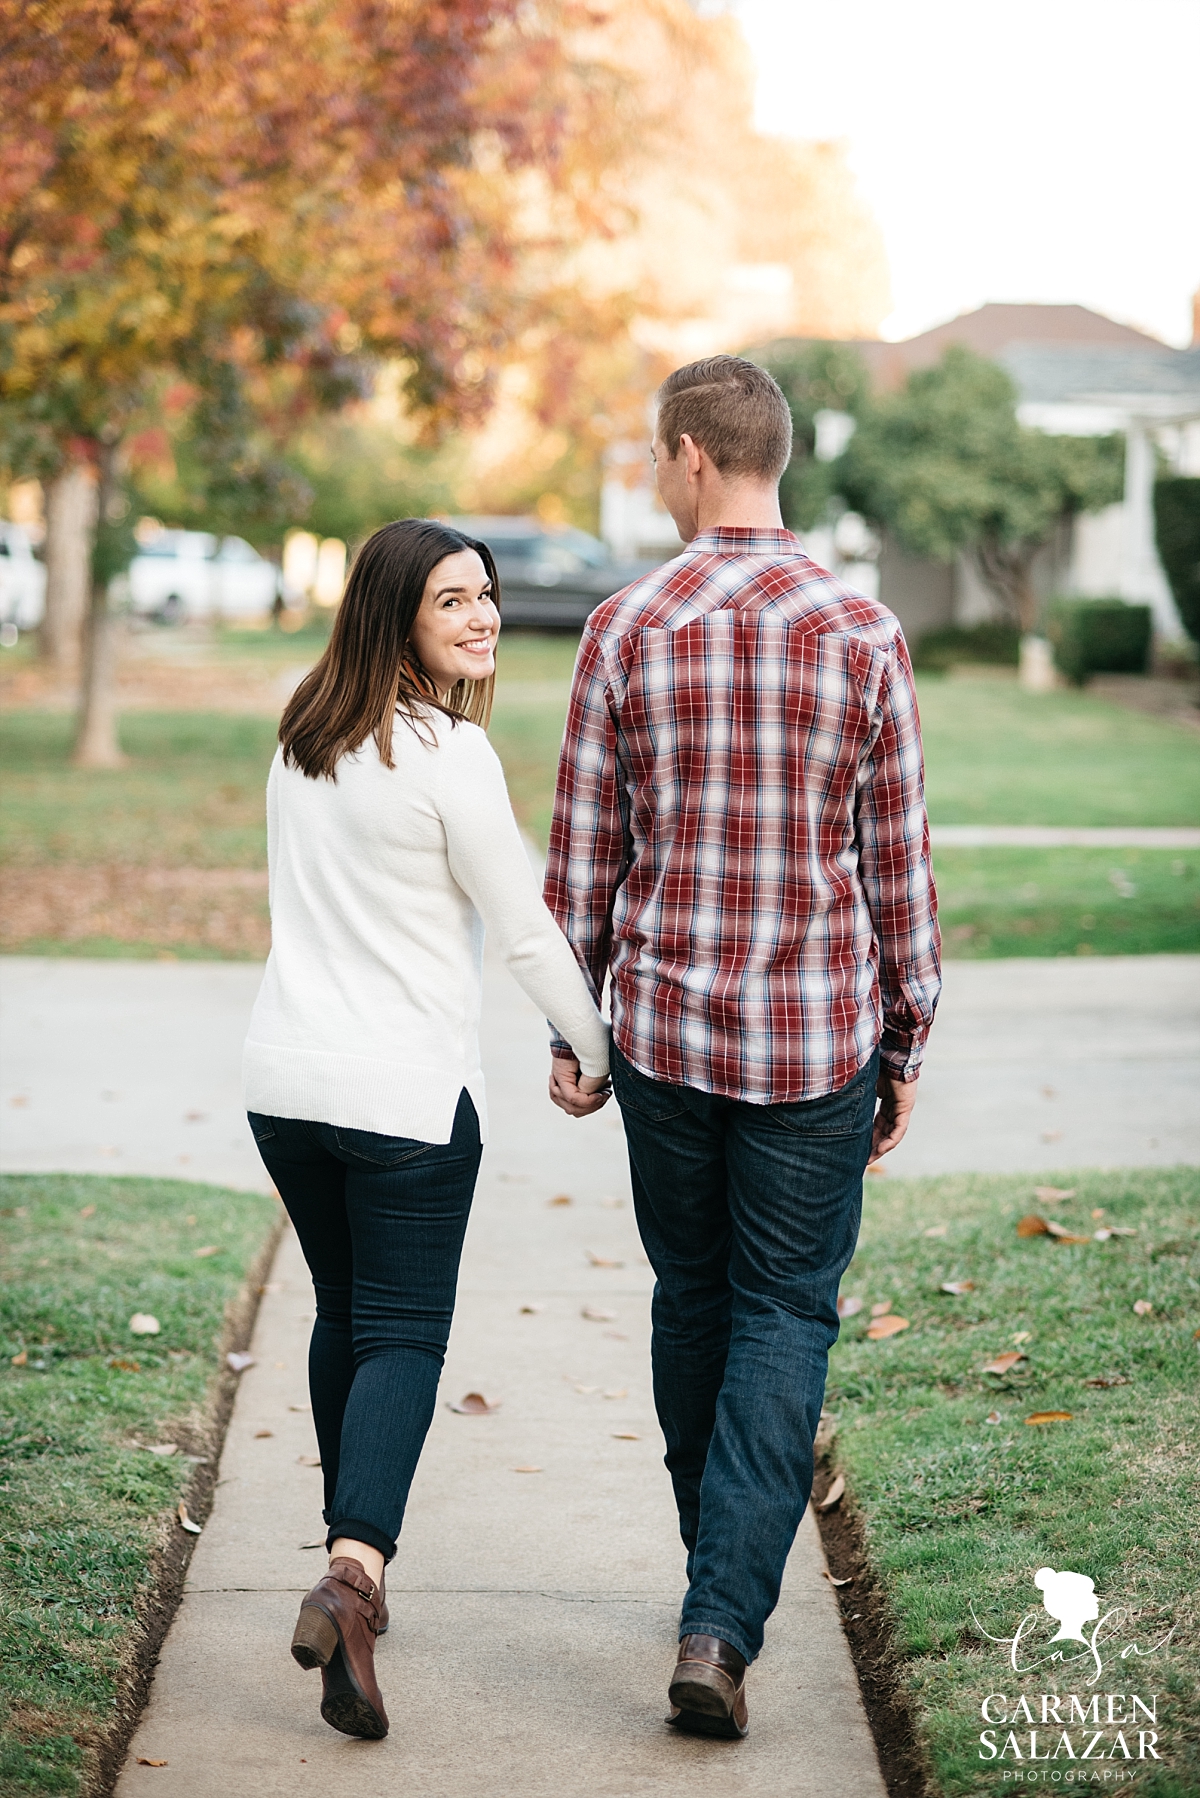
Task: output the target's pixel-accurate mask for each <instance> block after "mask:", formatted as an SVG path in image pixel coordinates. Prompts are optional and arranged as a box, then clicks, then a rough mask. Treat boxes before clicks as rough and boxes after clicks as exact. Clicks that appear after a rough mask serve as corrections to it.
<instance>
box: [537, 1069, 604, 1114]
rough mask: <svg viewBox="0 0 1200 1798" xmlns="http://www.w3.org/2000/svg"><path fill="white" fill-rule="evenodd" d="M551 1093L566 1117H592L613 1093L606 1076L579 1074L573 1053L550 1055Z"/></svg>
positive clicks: (602, 1107)
mask: <svg viewBox="0 0 1200 1798" xmlns="http://www.w3.org/2000/svg"><path fill="white" fill-rule="evenodd" d="M550 1097H551V1099H552V1100H553V1102H554V1104H555V1105H557V1106H558V1109H559V1110H560V1111H565V1112H566V1114H567V1116H568V1117H572V1118H586V1117H591V1115H592V1113H593V1112H596V1111H602V1110H603V1109H604V1107H605V1106H606V1105H607V1104H608V1101H609V1099H610V1098H611V1097H612V1087H611V1086H610V1084H609V1081H608V1076H607V1075H603V1076H597V1075H594V1074H581V1073H580V1072H579V1063H578V1062H577V1061H576V1059H575V1057H574V1056H573V1055H571V1056H568V1055H552V1056H551V1057H550Z"/></svg>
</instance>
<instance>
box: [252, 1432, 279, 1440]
mask: <svg viewBox="0 0 1200 1798" xmlns="http://www.w3.org/2000/svg"><path fill="white" fill-rule="evenodd" d="M274 1434H275V1432H274V1430H255V1432H254V1440H255V1441H256V1442H261V1441H262V1440H263V1439H264V1437H267V1436H273V1435H274Z"/></svg>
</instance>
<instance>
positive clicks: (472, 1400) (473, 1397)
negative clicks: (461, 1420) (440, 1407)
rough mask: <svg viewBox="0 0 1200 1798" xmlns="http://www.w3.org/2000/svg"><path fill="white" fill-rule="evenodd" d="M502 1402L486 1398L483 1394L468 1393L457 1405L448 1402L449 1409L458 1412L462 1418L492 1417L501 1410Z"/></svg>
mask: <svg viewBox="0 0 1200 1798" xmlns="http://www.w3.org/2000/svg"><path fill="white" fill-rule="evenodd" d="M500 1402H501V1401H500V1400H499V1399H498V1398H485V1397H484V1395H483V1393H482V1392H467V1393H464V1394H463V1396H462V1398H460V1399H459V1401H458V1403H457V1404H456V1405H455V1404H452V1403H451V1402H450V1401H449V1400H447V1409H448V1410H451V1411H457V1413H458V1415H459V1416H460V1417H490V1416H491V1414H492V1412H493V1411H498V1410H499V1409H500Z"/></svg>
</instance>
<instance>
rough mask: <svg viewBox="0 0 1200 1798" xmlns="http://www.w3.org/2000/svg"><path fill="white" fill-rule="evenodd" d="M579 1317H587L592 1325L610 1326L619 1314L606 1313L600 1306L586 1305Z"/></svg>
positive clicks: (613, 1312)
mask: <svg viewBox="0 0 1200 1798" xmlns="http://www.w3.org/2000/svg"><path fill="white" fill-rule="evenodd" d="M579 1315H580V1317H586V1318H587V1320H588V1322H589V1323H591V1324H610V1323H612V1322H613V1321H614V1319H615V1318H616V1315H617V1314H616V1312H615V1311H604V1310H602V1309H601V1307H600V1306H599V1305H585V1306H584V1307H583V1310H582V1311H581V1312H580V1313H579Z"/></svg>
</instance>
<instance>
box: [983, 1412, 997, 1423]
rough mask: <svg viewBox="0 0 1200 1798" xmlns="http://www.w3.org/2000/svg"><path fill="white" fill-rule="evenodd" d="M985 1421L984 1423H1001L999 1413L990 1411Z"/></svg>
mask: <svg viewBox="0 0 1200 1798" xmlns="http://www.w3.org/2000/svg"><path fill="white" fill-rule="evenodd" d="M983 1421H984V1423H999V1422H1000V1413H999V1411H989V1412H988V1414H987V1416H986V1417H985V1418H984V1420H983Z"/></svg>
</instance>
